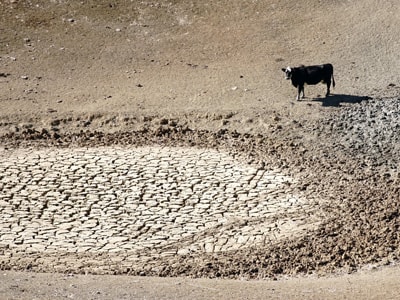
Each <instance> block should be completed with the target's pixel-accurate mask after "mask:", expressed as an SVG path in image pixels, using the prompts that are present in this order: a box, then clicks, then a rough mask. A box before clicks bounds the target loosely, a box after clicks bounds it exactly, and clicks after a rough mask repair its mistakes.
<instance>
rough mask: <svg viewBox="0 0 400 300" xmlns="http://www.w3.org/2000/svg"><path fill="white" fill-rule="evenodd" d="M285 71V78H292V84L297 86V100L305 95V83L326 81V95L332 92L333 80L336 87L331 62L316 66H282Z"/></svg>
mask: <svg viewBox="0 0 400 300" xmlns="http://www.w3.org/2000/svg"><path fill="white" fill-rule="evenodd" d="M282 71H283V72H285V78H286V79H287V80H289V79H290V80H292V84H293V86H294V87H296V88H297V97H296V100H298V101H299V100H300V94H301V93H303V97H302V98H304V97H305V95H304V84H318V83H320V82H322V83H325V84H326V86H327V91H326V96H328V95H329V93H330V88H331V82H332V86H333V87H335V79H334V78H333V66H332V65H331V64H323V65H316V66H307V67H306V66H303V65H300V66H299V67H295V68H292V67H287V68H286V69H285V68H282ZM331 79H332V81H331Z"/></svg>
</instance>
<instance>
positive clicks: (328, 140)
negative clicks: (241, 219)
mask: <svg viewBox="0 0 400 300" xmlns="http://www.w3.org/2000/svg"><path fill="white" fill-rule="evenodd" d="M377 7H379V9H376V8H377ZM399 14H400V11H399V6H398V5H397V2H396V1H394V0H392V1H385V2H384V3H382V2H379V1H376V0H368V1H361V0H360V1H352V2H348V1H314V0H308V1H302V2H301V3H294V2H293V1H274V0H271V1H244V2H243V1H219V2H213V1H202V2H201V3H198V2H197V1H157V2H127V1H85V2H81V1H66V2H65V1H28V2H26V1H18V0H17V1H14V0H12V1H11V0H9V1H0V16H1V18H0V22H1V28H3V29H2V37H1V39H2V40H1V41H0V63H1V65H0V87H1V90H0V103H1V107H2V110H1V112H0V122H1V124H0V125H1V126H0V130H1V143H2V145H3V147H6V148H9V149H13V147H43V146H45V147H47V146H52V147H53V146H57V147H70V146H90V147H92V146H93V147H94V146H96V147H97V146H99V145H102V146H107V145H108V146H109V145H113V144H119V145H134V146H140V145H149V144H150V145H152V144H153V145H154V144H158V145H160V144H161V145H170V146H185V147H188V146H190V147H192V146H201V147H204V148H216V149H223V150H225V151H228V152H229V153H231V154H232V156H234V157H236V158H238V159H246V160H247V161H248V162H249V163H250V164H257V165H258V166H260V168H262V167H263V166H266V165H267V166H276V167H279V168H280V169H282V170H284V172H286V173H287V174H288V175H292V176H294V177H296V178H297V179H298V184H296V185H294V186H293V187H291V188H293V189H295V190H297V191H298V192H299V193H302V194H303V195H305V196H306V197H308V198H309V199H311V200H312V201H314V202H315V204H316V206H319V209H318V210H317V211H316V212H315V214H316V215H317V216H318V217H320V218H321V219H323V220H325V221H324V222H322V223H321V224H320V226H319V227H318V229H316V230H310V231H309V232H307V234H306V235H304V236H302V237H301V238H296V237H293V238H288V239H286V240H284V241H279V243H276V244H273V245H270V246H266V247H261V248H260V247H255V248H251V249H244V250H243V249H242V250H235V251H231V252H226V253H223V254H218V253H216V254H212V255H210V254H199V255H183V256H181V255H180V256H175V257H174V258H172V259H171V258H168V260H167V259H163V258H157V259H155V260H154V261H153V262H146V265H140V264H138V265H136V266H135V268H134V269H133V270H132V269H130V270H127V269H126V270H122V272H128V273H129V272H130V273H133V274H146V275H150V274H155V275H162V276H167V275H172V276H175V275H193V276H209V277H216V276H226V277H237V276H248V277H265V276H267V277H274V276H277V275H280V274H295V273H299V272H300V273H310V272H334V271H337V270H338V269H342V268H346V269H347V270H355V269H357V268H360V267H362V266H364V265H365V264H381V263H390V262H392V261H393V262H397V261H398V259H399V255H400V254H399V250H398V247H397V245H398V244H399V241H398V234H397V231H398V228H399V207H398V195H399V182H398V179H399V173H398V165H399V162H398V159H397V158H398V157H399V153H398V152H399V147H398V144H399V134H398V128H399V126H400V124H399V121H398V120H399V119H398V111H399V110H398V109H399V105H398V101H399V99H398V98H397V97H395V96H398V94H399V89H398V87H397V85H398V82H399V81H400V80H399V79H400V73H399V72H398V69H399V68H400V59H399V53H400V42H399V40H398V36H400V20H399V19H398V18H397V16H398V15H399ZM322 62H331V63H332V64H333V65H334V67H335V79H336V83H337V87H336V90H335V91H334V92H335V93H336V94H334V95H333V96H332V97H329V98H326V99H325V98H321V97H320V96H319V95H318V94H319V93H322V91H323V87H322V86H316V87H307V88H306V94H307V95H312V96H313V97H312V98H311V97H310V98H308V99H306V100H305V101H302V102H295V101H293V99H294V97H295V90H294V89H293V87H291V86H290V84H289V83H288V82H286V81H284V79H283V74H281V73H282V72H281V71H280V68H281V67H284V66H286V65H297V64H300V63H303V64H314V63H322ZM2 251H3V256H4V253H7V249H5V250H2ZM32 259H33V260H34V261H36V263H37V262H38V261H40V259H41V258H40V254H39V256H38V257H36V256H35V257H33V258H32ZM107 259H108V258H107V257H105V258H104V261H107ZM28 265H29V266H30V267H31V268H32V266H35V264H32V263H29V264H28ZM2 267H3V268H10V267H17V268H21V267H23V264H20V265H17V266H14V265H12V264H10V262H9V260H8V259H4V260H3V265H2ZM74 270H75V269H74ZM112 271H113V272H118V271H116V270H112Z"/></svg>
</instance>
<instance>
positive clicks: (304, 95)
mask: <svg viewBox="0 0 400 300" xmlns="http://www.w3.org/2000/svg"><path fill="white" fill-rule="evenodd" d="M301 91H302V92H303V96H302V97H301V99H304V98H305V97H306V94H304V85H303V86H302V88H301Z"/></svg>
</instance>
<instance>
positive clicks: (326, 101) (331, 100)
mask: <svg viewBox="0 0 400 300" xmlns="http://www.w3.org/2000/svg"><path fill="white" fill-rule="evenodd" d="M370 99H372V98H371V97H369V96H356V95H347V94H334V95H329V96H328V97H325V98H316V99H313V101H318V102H321V103H322V106H333V107H339V106H340V105H341V104H342V103H350V104H355V103H360V102H361V101H364V100H370Z"/></svg>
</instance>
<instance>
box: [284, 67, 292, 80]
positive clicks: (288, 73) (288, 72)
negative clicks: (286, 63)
mask: <svg viewBox="0 0 400 300" xmlns="http://www.w3.org/2000/svg"><path fill="white" fill-rule="evenodd" d="M282 71H283V72H285V78H286V79H287V80H289V79H291V78H292V75H293V70H292V68H291V67H287V68H286V69H284V68H282Z"/></svg>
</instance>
